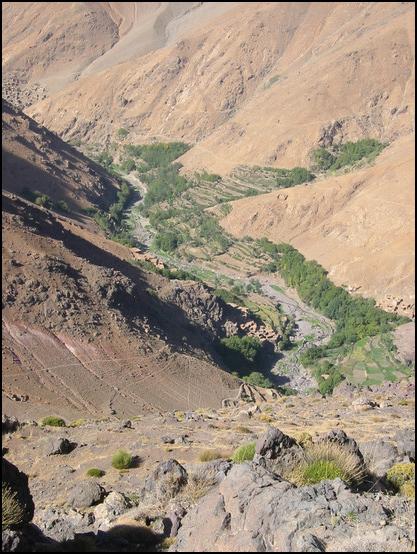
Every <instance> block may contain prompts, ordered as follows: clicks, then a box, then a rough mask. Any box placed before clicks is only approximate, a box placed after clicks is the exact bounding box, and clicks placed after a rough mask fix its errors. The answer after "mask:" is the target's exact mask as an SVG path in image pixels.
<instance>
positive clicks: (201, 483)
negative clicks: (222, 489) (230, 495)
mask: <svg viewBox="0 0 417 554" xmlns="http://www.w3.org/2000/svg"><path fill="white" fill-rule="evenodd" d="M216 484H217V478H216V472H215V470H214V469H213V468H203V467H202V468H201V469H198V470H197V471H195V472H194V473H191V474H190V475H189V476H188V482H187V484H186V486H185V487H184V489H183V490H182V491H181V495H180V496H181V498H182V499H183V500H186V501H188V502H191V503H192V504H195V503H196V502H197V501H198V500H200V498H202V497H203V496H205V495H206V494H207V493H208V492H209V490H210V489H211V488H212V487H214V486H215V485H216Z"/></svg>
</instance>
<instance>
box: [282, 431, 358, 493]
mask: <svg viewBox="0 0 417 554" xmlns="http://www.w3.org/2000/svg"><path fill="white" fill-rule="evenodd" d="M364 476H365V470H364V467H363V465H362V464H361V463H360V462H359V460H358V458H357V456H355V454H353V453H352V452H351V451H350V450H349V449H347V448H345V447H343V446H341V445H340V444H337V443H334V442H322V443H317V444H310V445H308V446H306V447H305V449H304V460H303V461H302V462H301V463H300V464H299V465H298V466H296V467H295V468H294V469H293V471H292V472H291V473H290V475H289V476H288V478H289V480H290V481H292V482H293V483H294V484H296V485H298V486H304V485H314V484H315V483H320V482H321V481H325V480H326V479H336V478H340V479H342V480H343V481H345V482H346V483H347V484H349V485H353V484H358V483H360V482H361V481H362V480H363V478H364Z"/></svg>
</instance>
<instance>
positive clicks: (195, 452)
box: [2, 382, 415, 552]
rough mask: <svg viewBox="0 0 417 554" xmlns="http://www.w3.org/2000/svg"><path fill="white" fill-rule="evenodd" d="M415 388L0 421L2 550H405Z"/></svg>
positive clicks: (409, 538)
mask: <svg viewBox="0 0 417 554" xmlns="http://www.w3.org/2000/svg"><path fill="white" fill-rule="evenodd" d="M249 392H250V391H249ZM413 392H414V384H413V383H412V382H404V383H400V384H397V385H388V384H387V385H384V388H383V390H382V389H381V388H378V389H376V388H374V389H373V390H367V391H363V392H362V393H361V394H360V395H358V393H354V392H353V391H350V390H349V389H347V388H346V387H345V388H344V389H340V390H339V392H338V391H336V394H335V396H334V397H331V398H329V399H326V400H324V399H322V398H320V397H319V396H317V397H315V396H311V397H298V396H295V397H277V398H274V397H272V398H264V400H263V401H262V395H258V396H257V397H254V396H253V395H251V394H249V395H244V394H241V395H240V397H239V398H238V399H236V401H234V402H233V401H229V402H228V403H226V404H228V406H226V407H224V408H223V409H222V410H217V411H215V410H198V411H195V412H174V413H166V414H161V415H160V416H155V415H152V416H151V415H149V416H142V417H139V416H138V417H137V418H132V419H131V420H124V421H122V420H118V419H116V418H108V419H105V420H101V421H100V420H95V421H85V420H77V421H74V422H72V423H69V422H65V427H64V426H63V427H58V426H51V425H45V424H43V425H41V424H39V423H36V422H34V421H29V422H18V421H17V420H15V419H14V418H10V417H7V416H3V429H2V430H3V439H4V440H3V489H2V493H3V494H2V496H3V534H2V540H3V550H4V551H15V552H19V551H20V552H23V551H26V552H27V551H34V552H61V551H69V552H71V551H78V550H81V551H104V552H115V551H122V552H136V551H145V552H149V551H165V550H169V551H171V552H221V551H226V552H243V551H249V552H361V551H368V552H395V551H397V552H411V551H413V550H414V542H413V520H414V518H413V514H414V503H413V499H414V461H415V446H414V430H413V409H414V400H413ZM254 400H256V402H254ZM55 423H56V424H57V422H56V421H55ZM63 423H64V422H61V423H59V424H61V425H62V424H63ZM242 445H243V448H240V447H242ZM239 448H240V449H239ZM120 450H124V451H125V452H126V453H130V454H131V458H130V460H129V464H128V468H126V469H117V468H115V467H114V454H115V452H116V451H120ZM324 460H325V461H326V464H327V465H326V468H325V471H323V465H322V464H323V463H324ZM17 468H19V469H17ZM339 469H340V470H341V471H339ZM92 470H94V471H92ZM311 470H313V471H311ZM87 472H88V473H89V474H91V475H92V476H88V474H87ZM10 497H12V499H11V500H10ZM5 499H6V501H7V502H6V503H5V502H4V500H5ZM13 501H15V502H14V504H13ZM16 503H17V504H18V506H20V508H21V509H20V511H18V517H17V519H16V518H15V520H13V513H14V512H13V510H12V509H11V508H10V506H13V505H14V506H15V508H16ZM5 506H6V508H5ZM5 520H7V521H5Z"/></svg>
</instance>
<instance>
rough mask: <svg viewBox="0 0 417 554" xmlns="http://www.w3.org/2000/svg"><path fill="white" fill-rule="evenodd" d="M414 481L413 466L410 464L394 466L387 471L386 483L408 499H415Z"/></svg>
mask: <svg viewBox="0 0 417 554" xmlns="http://www.w3.org/2000/svg"><path fill="white" fill-rule="evenodd" d="M415 479H416V476H415V464H414V463H412V462H406V463H398V464H394V465H393V466H392V467H391V468H390V469H389V470H388V471H387V481H388V482H389V483H391V485H392V486H393V487H394V489H395V490H396V491H397V492H399V493H400V494H402V495H403V496H407V497H408V498H414V497H415Z"/></svg>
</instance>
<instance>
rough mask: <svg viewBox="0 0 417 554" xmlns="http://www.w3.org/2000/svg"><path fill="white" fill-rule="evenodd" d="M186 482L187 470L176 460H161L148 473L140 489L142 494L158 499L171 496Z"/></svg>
mask: <svg viewBox="0 0 417 554" xmlns="http://www.w3.org/2000/svg"><path fill="white" fill-rule="evenodd" d="M186 483H187V471H186V470H185V468H184V467H183V466H182V465H181V464H179V463H178V462H177V461H176V460H173V459H171V460H168V461H166V462H161V463H160V464H159V465H158V466H157V468H156V469H155V470H154V471H153V473H152V474H151V475H149V476H148V477H147V478H146V480H145V484H144V487H143V489H142V495H143V496H150V495H152V496H154V497H155V498H158V499H166V498H173V497H174V496H175V495H177V494H178V493H179V492H180V490H181V489H182V487H183V486H184V485H186Z"/></svg>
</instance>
